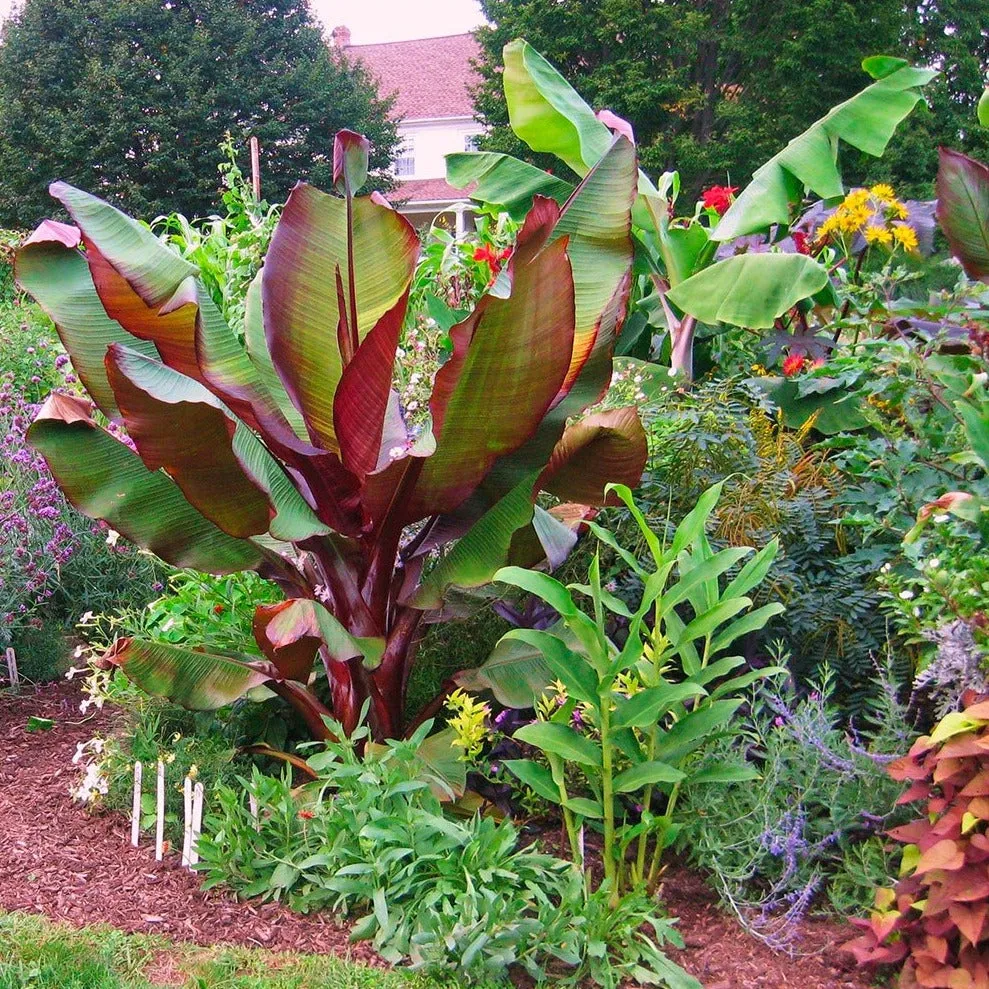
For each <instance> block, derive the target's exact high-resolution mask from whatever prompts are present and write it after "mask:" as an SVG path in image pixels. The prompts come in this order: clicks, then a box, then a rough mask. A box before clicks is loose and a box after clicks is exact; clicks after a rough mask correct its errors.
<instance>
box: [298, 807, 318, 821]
mask: <svg viewBox="0 0 989 989" xmlns="http://www.w3.org/2000/svg"><path fill="white" fill-rule="evenodd" d="M315 816H316V815H315V814H314V813H313V812H312V811H311V810H300V811H299V820H300V821H311V820H312V819H313V818H314V817H315Z"/></svg>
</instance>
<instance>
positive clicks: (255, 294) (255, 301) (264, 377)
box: [200, 270, 309, 442]
mask: <svg viewBox="0 0 989 989" xmlns="http://www.w3.org/2000/svg"><path fill="white" fill-rule="evenodd" d="M263 277H264V271H263V270H262V271H259V272H258V273H257V275H255V277H254V281H252V282H251V284H250V286H249V287H248V289H247V298H246V300H245V309H244V346H245V348H246V350H247V356H248V359H249V360H250V362H251V364H252V365H253V366H254V370H255V371H256V372H257V375H258V377H259V378H260V380H261V385H262V386H263V387H264V389H265V391H266V392H267V393H268V394H269V395H270V396H271V397H272V399H273V400H274V402H275V403H276V405H277V406H278V409H279V411H280V412H281V413H282V415H283V416H284V417H285V420H286V421H287V422H288V423H289V425H290V426H291V428H292V431H293V432H294V433H295V435H296V436H297V437H298V438H299V439H300V440H305V441H307V442H308V440H309V432H308V430H307V429H306V421H305V419H303V418H302V413H301V412H300V411H299V410H298V409H297V408H296V407H295V406H294V405H293V404H292V400H291V399H290V398H289V397H288V392H286V391H285V386H284V385H283V384H282V379H281V378H279V377H278V372H277V371H276V370H275V365H274V364H272V363H271V354H269V353H268V341H267V340H265V338H264V317H263V315H262V313H261V307H262V298H261V294H262V293H261V279H262V278H263ZM231 355H233V358H234V359H236V355H235V354H233V351H231ZM202 357H203V355H202V353H200V360H202ZM230 361H231V357H230V356H227V357H226V360H225V361H224V362H223V364H227V363H229V362H230ZM223 364H221V365H220V366H221V367H222V366H223ZM204 371H205V372H206V373H207V377H208V378H209V380H210V382H211V383H212V382H213V377H212V376H211V375H210V373H209V371H208V370H207V369H206V368H204ZM244 373H245V372H241V374H240V375H237V376H236V377H240V376H242V375H243V374H244ZM235 380H236V378H235ZM220 383H222V378H221V382H220Z"/></svg>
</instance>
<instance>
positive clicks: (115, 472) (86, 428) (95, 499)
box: [27, 395, 265, 574]
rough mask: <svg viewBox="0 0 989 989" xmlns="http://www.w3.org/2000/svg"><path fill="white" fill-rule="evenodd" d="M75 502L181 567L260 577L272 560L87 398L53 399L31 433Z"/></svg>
mask: <svg viewBox="0 0 989 989" xmlns="http://www.w3.org/2000/svg"><path fill="white" fill-rule="evenodd" d="M27 439H28V442H29V443H30V444H31V445H32V446H33V447H34V448H35V449H36V450H38V452H39V453H41V455H42V456H43V457H44V458H45V460H46V461H47V463H48V466H49V468H50V469H51V472H52V474H53V475H54V477H55V479H56V480H57V481H58V483H59V485H60V486H61V488H62V490H63V491H64V492H65V495H66V497H67V498H68V499H69V501H70V502H71V503H72V504H73V505H74V506H75V507H76V508H77V509H78V510H79V511H80V512H82V513H83V514H84V515H88V516H89V517H90V518H92V519H102V520H103V521H105V522H106V523H107V524H108V525H110V526H111V527H112V528H113V529H115V530H116V531H118V532H120V533H121V534H122V535H123V536H124V537H125V538H126V539H128V540H130V541H131V542H132V543H135V544H137V545H138V546H141V547H143V548H144V549H148V550H150V551H151V552H152V553H154V554H156V555H157V556H160V557H161V558H162V559H163V560H165V561H166V562H167V563H171V564H172V565H173V566H176V567H189V568H191V569H193V570H203V571H206V572H207V573H215V574H227V573H236V572H237V571H240V570H252V569H254V568H256V567H257V566H258V565H259V564H261V563H262V562H263V560H264V558H265V553H264V551H263V550H262V549H261V547H259V546H257V545H256V544H254V543H253V542H251V541H249V540H245V539H235V538H233V537H232V536H229V535H227V534H226V533H225V532H223V531H222V530H221V529H219V528H218V527H217V526H215V525H214V524H213V523H212V522H210V521H209V520H208V519H206V518H204V517H203V516H202V515H201V514H200V513H199V512H197V511H196V510H195V509H194V508H193V507H192V505H190V504H189V502H187V501H186V500H185V498H184V497H183V496H182V492H181V491H180V490H179V488H178V486H177V485H176V484H175V482H174V481H172V480H171V478H169V477H168V475H167V474H164V473H162V472H161V471H150V470H148V469H147V467H145V466H144V463H143V462H142V461H141V458H140V457H139V456H138V454H137V453H135V452H134V451H133V450H131V449H130V448H129V447H128V446H126V445H125V444H124V443H122V442H121V441H120V440H117V439H115V438H114V437H112V436H111V435H110V434H109V433H107V432H106V431H105V430H103V429H101V428H100V427H99V426H97V424H96V423H95V422H94V421H93V418H92V406H91V405H90V404H89V403H88V402H86V401H84V400H83V399H78V398H74V397H71V396H66V395H53V396H52V397H51V398H49V399H48V401H47V402H46V403H45V404H44V406H42V409H41V411H40V412H39V413H38V417H37V418H36V419H35V421H34V422H33V423H32V424H31V426H30V428H29V429H28V433H27Z"/></svg>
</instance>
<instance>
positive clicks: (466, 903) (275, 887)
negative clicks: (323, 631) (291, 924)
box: [200, 723, 696, 987]
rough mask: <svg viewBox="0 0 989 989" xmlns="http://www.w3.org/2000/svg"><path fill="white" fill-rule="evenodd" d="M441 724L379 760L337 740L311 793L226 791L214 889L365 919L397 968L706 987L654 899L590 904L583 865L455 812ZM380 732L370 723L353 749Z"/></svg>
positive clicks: (506, 827) (212, 852)
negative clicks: (430, 748) (511, 971)
mask: <svg viewBox="0 0 989 989" xmlns="http://www.w3.org/2000/svg"><path fill="white" fill-rule="evenodd" d="M331 728H332V729H333V731H334V733H336V734H339V735H342V731H341V726H340V725H339V724H331ZM430 728H431V723H426V724H424V725H422V726H421V727H420V728H419V729H418V730H417V731H416V732H415V733H414V734H413V735H412V736H411V737H410V738H409V739H408V740H406V741H401V742H398V741H389V742H387V743H386V744H385V745H383V746H381V745H374V744H371V743H368V744H367V748H366V751H365V754H364V756H363V758H361V756H360V755H359V754H358V753H357V751H356V750H355V747H354V745H353V744H351V742H349V741H342V742H335V741H328V742H325V743H323V744H322V745H321V746H319V748H318V749H317V751H316V752H314V753H313V754H312V755H311V756H310V757H309V759H308V760H307V765H308V767H309V770H310V771H311V772H312V773H313V774H314V775H316V777H317V778H316V780H315V782H313V783H309V784H306V785H305V786H304V787H303V788H302V789H301V790H299V791H293V789H292V786H291V781H290V779H289V777H288V775H287V774H286V775H284V776H283V777H282V778H281V779H274V778H271V777H266V776H263V775H262V774H260V773H259V772H257V771H255V772H254V774H253V775H252V777H251V779H249V780H248V779H241V780H240V781H239V783H240V786H238V787H236V788H233V787H221V788H219V790H218V791H217V793H216V803H217V804H218V806H219V810H218V812H216V813H214V814H213V815H210V816H209V817H208V818H207V821H206V827H205V830H204V834H203V838H202V840H201V843H200V854H201V859H202V864H201V866H200V868H201V870H202V871H203V872H204V873H205V875H206V886H207V887H211V886H215V885H217V884H220V883H225V884H228V885H230V886H232V887H233V888H234V889H235V890H236V891H237V892H238V893H239V894H240V895H242V896H260V897H262V898H265V899H283V900H285V901H286V902H288V903H289V904H290V905H291V906H293V907H294V908H295V909H300V910H304V911H309V910H315V909H320V908H332V909H335V910H340V911H343V912H346V913H350V914H356V915H358V916H359V917H360V919H359V920H358V922H357V924H356V926H355V928H354V934H353V936H354V937H356V938H371V939H373V942H374V945H375V947H376V948H377V950H378V951H379V952H381V953H382V954H383V955H384V957H385V958H387V959H389V960H391V961H393V962H398V961H401V960H403V959H408V960H409V961H410V962H411V963H412V965H413V966H414V967H420V968H424V969H427V970H430V971H437V970H443V969H450V970H455V971H457V972H458V973H460V974H461V975H463V976H466V977H467V978H469V979H471V980H474V979H478V978H485V977H497V978H503V977H504V976H505V975H506V972H507V970H508V968H509V967H510V966H515V965H517V966H521V967H523V968H524V969H525V970H526V971H527V972H529V974H530V975H532V976H533V977H534V978H536V979H537V980H539V981H540V982H542V981H543V980H545V979H546V978H548V977H550V973H552V981H553V982H554V983H555V984H561V985H576V984H578V983H579V982H580V981H581V980H582V979H584V978H585V977H586V976H588V975H590V976H591V977H592V978H594V979H595V980H596V982H597V984H599V985H603V986H609V987H614V986H617V985H618V983H619V981H620V980H621V979H622V978H623V977H624V976H626V975H630V976H634V977H636V978H637V979H641V980H643V981H646V982H648V983H649V984H658V983H659V982H660V981H661V980H667V981H666V982H663V984H668V985H669V986H671V987H688V986H696V983H695V982H694V981H693V980H692V979H690V978H689V977H688V976H686V975H685V973H682V972H681V971H680V970H679V969H678V968H677V967H676V966H675V965H673V964H672V963H671V962H669V961H668V959H666V958H665V956H664V955H663V954H662V951H661V946H662V945H663V943H665V942H667V941H670V942H672V943H674V944H679V943H680V942H679V941H678V939H677V937H676V934H675V931H674V928H673V927H672V924H671V923H670V922H669V921H667V920H664V919H661V918H659V917H657V916H655V905H654V904H652V903H650V902H649V901H647V900H644V899H642V898H641V897H640V898H635V899H631V900H628V901H627V902H625V903H623V904H622V906H621V908H620V910H619V912H617V913H615V911H614V910H613V909H612V908H611V906H610V905H609V904H607V903H606V901H605V899H604V898H603V897H598V896H595V897H591V898H587V897H586V895H585V892H584V883H583V879H582V877H581V876H580V875H579V873H576V872H574V871H573V870H572V869H571V867H570V866H569V864H568V863H566V862H564V861H561V860H559V859H555V858H553V857H552V856H549V855H545V854H542V853H540V852H538V851H536V850H535V849H534V848H532V847H530V848H521V849H520V848H519V847H518V837H519V836H518V832H517V831H516V829H515V828H514V827H513V826H512V824H511V823H509V822H508V821H502V822H501V823H497V822H495V820H494V819H492V818H489V817H480V816H474V817H472V818H469V819H466V820H451V819H448V818H446V817H444V815H443V812H442V808H441V804H440V800H439V797H438V795H437V791H438V792H440V793H442V792H444V791H445V790H446V787H447V785H448V784H447V783H446V782H445V781H444V778H443V777H442V776H439V775H437V774H436V773H435V772H434V771H432V770H431V769H430V768H429V761H428V759H425V758H424V754H423V753H424V750H423V748H422V746H423V744H424V743H426V741H427V734H428V732H429V730H430ZM366 737H367V729H365V728H358V729H357V730H356V731H355V732H353V733H352V736H351V739H352V741H356V742H358V743H360V742H362V741H364V740H366ZM245 790H246V791H247V793H249V794H251V795H253V796H254V797H255V798H256V800H257V802H258V806H259V815H258V817H257V818H256V819H255V817H254V816H253V814H252V813H251V811H250V810H249V809H248V807H247V806H245ZM644 923H645V924H648V925H649V926H650V927H651V931H652V933H651V934H650V935H647V934H646V933H645V932H644V931H640V930H639V928H640V927H641V926H642V925H643V924H644Z"/></svg>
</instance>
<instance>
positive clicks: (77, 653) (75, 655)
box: [72, 646, 82, 659]
mask: <svg viewBox="0 0 989 989" xmlns="http://www.w3.org/2000/svg"><path fill="white" fill-rule="evenodd" d="M72 658H73V659H80V658H82V646H76V647H75V649H73V650H72Z"/></svg>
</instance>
